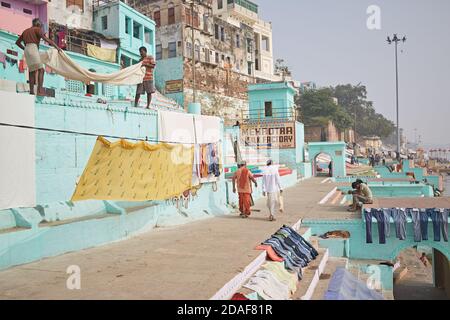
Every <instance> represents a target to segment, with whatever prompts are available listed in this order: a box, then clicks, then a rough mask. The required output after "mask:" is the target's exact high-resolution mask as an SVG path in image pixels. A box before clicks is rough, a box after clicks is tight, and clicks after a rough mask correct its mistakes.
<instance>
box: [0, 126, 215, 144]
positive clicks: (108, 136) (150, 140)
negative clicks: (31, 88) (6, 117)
mask: <svg viewBox="0 0 450 320" xmlns="http://www.w3.org/2000/svg"><path fill="white" fill-rule="evenodd" d="M0 126H3V127H14V128H19V129H30V130H39V131H48V132H58V133H65V134H76V135H81V136H89V137H98V136H102V137H105V138H111V139H122V140H132V141H144V142H154V143H168V144H185V145H196V143H190V142H183V143H180V142H176V141H164V140H158V139H149V138H147V137H146V138H145V139H143V138H131V137H119V136H112V135H99V134H98V133H89V132H81V131H72V130H61V129H51V128H43V127H35V126H27V125H20V124H12V123H4V122H0ZM218 142H222V140H219V141H218Z"/></svg>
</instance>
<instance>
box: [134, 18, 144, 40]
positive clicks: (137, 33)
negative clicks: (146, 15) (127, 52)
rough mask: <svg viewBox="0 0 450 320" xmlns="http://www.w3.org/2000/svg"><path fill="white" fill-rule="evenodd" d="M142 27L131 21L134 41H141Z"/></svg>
mask: <svg viewBox="0 0 450 320" xmlns="http://www.w3.org/2000/svg"><path fill="white" fill-rule="evenodd" d="M141 30H142V25H141V24H139V23H137V22H136V21H133V37H135V38H136V39H142V34H141Z"/></svg>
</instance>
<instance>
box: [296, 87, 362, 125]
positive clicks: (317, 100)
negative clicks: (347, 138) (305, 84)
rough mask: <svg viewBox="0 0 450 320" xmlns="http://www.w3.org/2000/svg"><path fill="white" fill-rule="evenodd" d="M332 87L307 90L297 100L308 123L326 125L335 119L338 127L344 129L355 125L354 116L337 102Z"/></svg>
mask: <svg viewBox="0 0 450 320" xmlns="http://www.w3.org/2000/svg"><path fill="white" fill-rule="evenodd" d="M332 93H333V91H332V89H330V88H324V89H319V90H307V91H305V92H304V93H303V94H302V95H300V97H299V98H298V100H297V104H299V105H300V106H301V111H302V115H303V121H304V123H305V124H306V125H326V124H327V123H328V121H330V120H331V121H333V123H334V124H335V126H336V128H338V129H339V130H344V129H347V128H351V126H352V125H353V120H352V118H351V117H350V116H349V115H348V113H347V112H345V110H344V109H343V108H342V107H341V106H340V105H339V104H336V103H335V101H334V99H333V95H332Z"/></svg>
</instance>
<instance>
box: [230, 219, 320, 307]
mask: <svg viewBox="0 0 450 320" xmlns="http://www.w3.org/2000/svg"><path fill="white" fill-rule="evenodd" d="M256 249H258V250H265V251H267V255H268V258H269V259H270V260H272V261H267V262H266V263H265V264H264V265H263V266H262V267H261V269H260V270H259V271H258V272H256V273H255V274H254V275H253V276H252V277H251V278H250V279H249V281H248V282H247V283H246V284H245V285H244V288H245V289H248V290H251V291H252V292H251V293H250V294H247V295H243V294H242V293H238V294H237V295H235V296H233V299H244V298H246V299H249V300H255V299H256V300H261V299H262V300H288V299H290V297H291V296H292V295H293V294H294V293H295V292H296V291H297V284H298V281H299V280H300V279H301V277H302V268H304V267H306V266H307V265H308V264H309V263H310V262H311V261H312V260H315V259H316V257H317V256H318V255H319V253H318V252H317V251H316V249H314V247H313V246H312V245H311V244H310V243H309V242H308V241H306V240H305V239H304V238H303V237H302V236H301V235H300V234H298V233H297V232H296V231H295V230H294V229H292V228H291V227H288V226H283V227H282V228H281V229H279V230H278V231H277V232H276V233H275V234H274V235H272V237H270V238H269V239H267V240H266V241H264V242H263V243H262V244H261V245H260V246H258V247H257V248H256Z"/></svg>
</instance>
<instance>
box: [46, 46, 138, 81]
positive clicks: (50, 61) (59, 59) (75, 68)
mask: <svg viewBox="0 0 450 320" xmlns="http://www.w3.org/2000/svg"><path fill="white" fill-rule="evenodd" d="M40 54H41V61H42V63H45V64H46V65H47V66H49V67H50V68H52V69H53V71H54V72H55V73H57V74H59V75H61V76H63V77H65V78H67V79H71V80H78V81H81V82H83V83H90V82H101V83H108V84H114V85H124V86H126V85H136V84H139V83H142V81H143V79H144V75H145V68H144V67H142V63H141V62H140V63H138V64H135V65H132V66H130V67H128V68H125V69H122V70H120V71H117V72H113V73H110V74H101V73H96V72H91V71H89V70H87V69H84V68H82V67H81V66H79V65H78V64H76V63H75V62H74V61H73V60H72V59H71V58H70V57H69V56H68V55H67V54H66V53H65V52H64V51H62V52H61V53H59V52H58V50H56V49H54V48H50V49H48V50H47V51H45V52H41V53H40Z"/></svg>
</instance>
